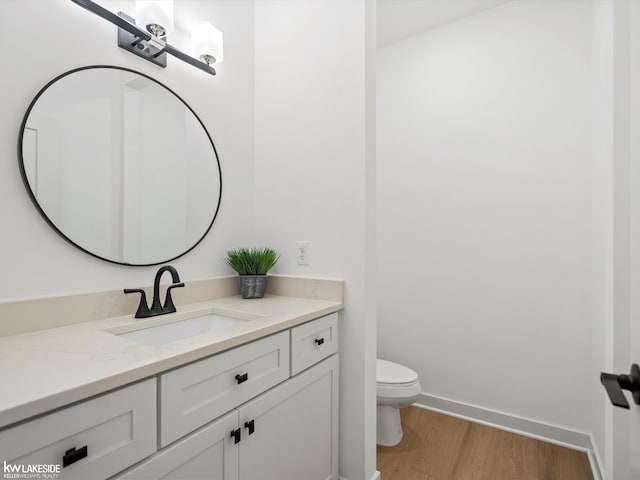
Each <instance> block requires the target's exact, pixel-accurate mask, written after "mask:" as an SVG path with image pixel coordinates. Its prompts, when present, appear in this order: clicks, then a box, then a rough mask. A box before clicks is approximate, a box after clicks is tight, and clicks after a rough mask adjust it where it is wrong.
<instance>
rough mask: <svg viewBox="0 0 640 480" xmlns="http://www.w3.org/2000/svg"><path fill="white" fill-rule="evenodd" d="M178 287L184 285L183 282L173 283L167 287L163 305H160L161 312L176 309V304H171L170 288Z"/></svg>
mask: <svg viewBox="0 0 640 480" xmlns="http://www.w3.org/2000/svg"><path fill="white" fill-rule="evenodd" d="M179 287H184V283H183V282H180V283H174V284H173V285H170V286H169V287H167V295H166V297H165V299H164V305H163V306H162V311H163V313H173V312H175V311H176V306H175V305H174V304H173V299H172V298H171V289H172V288H179Z"/></svg>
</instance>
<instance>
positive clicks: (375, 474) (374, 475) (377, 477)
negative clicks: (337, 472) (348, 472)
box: [338, 470, 381, 480]
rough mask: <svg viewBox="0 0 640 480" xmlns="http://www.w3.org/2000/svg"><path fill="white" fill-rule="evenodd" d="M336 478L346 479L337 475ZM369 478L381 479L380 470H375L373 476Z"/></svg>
mask: <svg viewBox="0 0 640 480" xmlns="http://www.w3.org/2000/svg"><path fill="white" fill-rule="evenodd" d="M338 480H347V479H346V478H344V477H340V476H338ZM369 480H381V479H380V472H379V471H377V470H376V473H374V474H373V476H372V477H371V478H370V479H369Z"/></svg>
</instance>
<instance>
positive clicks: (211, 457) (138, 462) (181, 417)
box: [0, 313, 339, 480]
mask: <svg viewBox="0 0 640 480" xmlns="http://www.w3.org/2000/svg"><path fill="white" fill-rule="evenodd" d="M337 318H338V315H337V313H333V314H330V315H327V316H324V317H321V318H318V319H315V320H311V321H309V322H306V323H303V324H301V325H297V326H295V327H292V328H290V329H287V330H284V331H280V332H278V333H274V334H272V335H269V336H266V337H263V338H260V339H257V340H254V341H252V342H249V343H246V344H243V345H240V346H236V347H234V348H231V349H229V350H226V351H223V352H221V353H217V354H214V355H211V356H209V357H206V358H203V359H200V360H196V361H194V362H192V363H189V364H186V365H182V366H179V367H177V368H175V369H173V370H169V371H164V372H162V373H159V374H158V375H157V376H154V377H152V378H149V379H146V380H142V381H139V382H137V383H134V384H131V385H128V386H125V387H122V388H120V389H117V390H114V391H111V392H107V393H105V394H102V395H98V396H96V397H93V398H90V399H87V400H83V401H81V402H78V403H75V404H73V405H70V406H67V407H64V408H62V409H59V410H56V411H53V412H50V413H47V414H44V415H41V416H39V417H36V418H33V419H29V420H27V421H24V422H22V423H18V424H16V425H13V426H11V427H7V428H5V429H4V430H0V454H1V455H0V461H6V463H8V464H11V465H24V466H37V465H47V466H50V467H55V468H59V469H60V473H59V474H58V475H57V476H55V478H59V479H82V480H93V479H95V480H105V479H110V480H152V479H174V480H186V479H188V480H337V478H338V363H339V362H338V354H337V352H338V323H337ZM63 464H64V467H63ZM18 468H19V467H18ZM54 472H55V471H54ZM55 473H57V472H55ZM16 478H17V477H16Z"/></svg>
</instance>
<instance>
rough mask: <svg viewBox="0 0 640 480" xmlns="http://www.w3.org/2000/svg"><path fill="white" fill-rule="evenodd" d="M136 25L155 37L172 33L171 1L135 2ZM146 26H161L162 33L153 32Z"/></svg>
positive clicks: (149, 0)
mask: <svg viewBox="0 0 640 480" xmlns="http://www.w3.org/2000/svg"><path fill="white" fill-rule="evenodd" d="M136 24H137V25H138V26H139V27H142V28H144V29H147V30H149V31H151V33H154V34H155V35H157V36H161V37H162V36H164V35H166V34H167V33H170V32H172V31H173V0H136ZM147 25H161V26H162V28H163V29H164V33H158V32H154V31H153V30H152V29H148V28H147Z"/></svg>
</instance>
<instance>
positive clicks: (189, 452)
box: [112, 410, 239, 480]
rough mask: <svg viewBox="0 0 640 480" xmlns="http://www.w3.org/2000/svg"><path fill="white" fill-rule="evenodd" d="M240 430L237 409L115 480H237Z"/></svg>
mask: <svg viewBox="0 0 640 480" xmlns="http://www.w3.org/2000/svg"><path fill="white" fill-rule="evenodd" d="M237 428H238V412H237V411H235V410H234V411H232V412H231V413H229V414H228V415H225V416H224V417H222V418H221V419H219V420H216V421H215V422H213V423H211V424H209V425H207V426H206V427H204V428H201V429H200V430H198V431H196V432H194V433H192V434H191V435H189V436H188V437H186V438H184V439H182V440H180V441H179V442H177V443H175V444H174V445H171V446H170V447H167V448H165V449H164V450H161V451H160V452H158V453H157V454H156V455H154V456H153V457H151V458H150V459H148V460H147V461H145V462H143V463H141V464H140V465H138V466H135V467H133V468H131V469H130V470H128V471H126V472H124V473H123V474H122V475H120V476H118V477H116V478H115V479H112V480H160V479H163V480H164V479H166V480H170V479H171V480H186V479H189V480H238V446H239V445H238V444H236V443H235V441H234V438H233V437H232V436H231V435H230V434H231V432H232V431H235V430H237Z"/></svg>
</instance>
